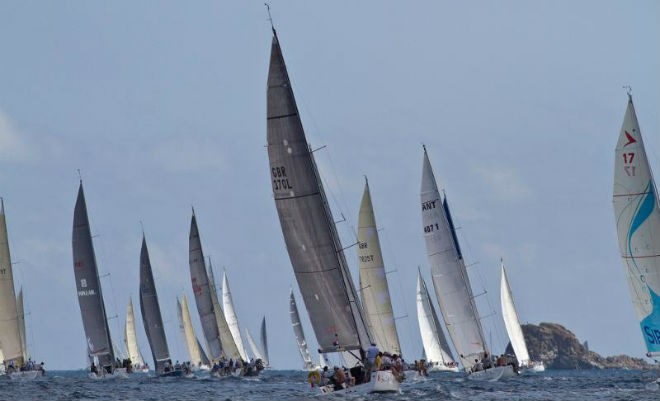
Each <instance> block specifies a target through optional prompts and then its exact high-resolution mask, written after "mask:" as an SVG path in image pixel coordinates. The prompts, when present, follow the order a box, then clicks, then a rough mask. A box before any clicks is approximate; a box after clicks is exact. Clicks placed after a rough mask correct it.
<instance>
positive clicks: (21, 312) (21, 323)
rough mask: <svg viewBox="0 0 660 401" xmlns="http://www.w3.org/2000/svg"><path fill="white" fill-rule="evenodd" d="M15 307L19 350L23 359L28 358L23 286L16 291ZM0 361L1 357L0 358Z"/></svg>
mask: <svg viewBox="0 0 660 401" xmlns="http://www.w3.org/2000/svg"><path fill="white" fill-rule="evenodd" d="M16 309H17V310H18V334H19V335H20V336H21V350H22V352H23V360H24V361H27V360H28V349H27V338H26V337H25V336H26V333H27V332H26V331H25V309H24V308H23V288H22V287H21V289H20V290H19V291H18V299H16ZM0 361H2V359H1V358H0Z"/></svg>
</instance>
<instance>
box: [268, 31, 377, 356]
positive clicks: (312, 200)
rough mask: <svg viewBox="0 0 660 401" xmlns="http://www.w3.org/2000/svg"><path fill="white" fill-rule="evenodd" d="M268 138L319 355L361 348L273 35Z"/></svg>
mask: <svg viewBox="0 0 660 401" xmlns="http://www.w3.org/2000/svg"><path fill="white" fill-rule="evenodd" d="M267 140H268V157H269V161H270V168H271V175H272V176H271V179H272V184H273V193H274V199H275V205H276V208H277V212H278V216H279V219H280V224H281V227H282V233H283V235H284V241H285V243H286V246H287V251H288V253H289V257H290V259H291V265H292V267H293V270H294V273H295V275H296V280H297V282H298V286H299V288H300V292H301V294H302V296H303V301H304V303H305V306H306V308H307V311H308V312H309V316H310V320H311V322H312V327H313V328H314V333H315V334H316V338H317V341H318V344H319V347H320V349H321V351H322V352H335V351H341V350H343V349H358V348H361V347H362V348H366V343H368V342H369V341H370V338H369V333H368V329H367V328H366V324H365V322H364V318H363V317H362V312H361V306H360V302H359V299H358V297H357V293H356V291H355V286H354V285H353V283H352V280H351V277H350V272H349V270H348V267H347V266H348V265H347V263H346V260H345V256H344V253H343V248H342V246H341V243H340V240H339V236H338V235H337V232H336V228H335V226H334V220H333V218H332V213H331V211H330V209H329V207H328V205H327V201H326V198H325V193H324V190H323V186H322V183H321V181H320V179H319V177H318V174H317V171H316V165H315V163H314V157H313V155H312V153H311V151H310V149H309V144H308V143H307V140H306V138H305V133H304V130H303V127H302V122H301V120H300V116H299V114H298V108H297V106H296V102H295V98H294V95H293V91H292V89H291V82H290V80H289V76H288V73H287V71H286V66H285V63H284V58H283V57H282V51H281V48H280V45H279V41H278V38H277V36H276V35H274V36H273V42H272V47H271V58H270V67H269V73H268V92H267ZM303 222H304V224H303Z"/></svg>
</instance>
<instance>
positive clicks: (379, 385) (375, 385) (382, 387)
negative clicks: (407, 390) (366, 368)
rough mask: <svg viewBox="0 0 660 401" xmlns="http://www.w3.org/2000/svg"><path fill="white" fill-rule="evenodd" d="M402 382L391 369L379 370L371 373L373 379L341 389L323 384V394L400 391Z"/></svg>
mask: <svg viewBox="0 0 660 401" xmlns="http://www.w3.org/2000/svg"><path fill="white" fill-rule="evenodd" d="M400 387H401V385H400V383H399V381H398V380H397V379H396V378H395V377H394V375H393V374H392V372H391V371H389V370H379V371H377V372H374V373H372V374H371V381H370V382H368V383H362V384H358V385H356V386H352V387H345V388H343V389H341V390H334V388H333V386H331V385H328V386H322V387H321V393H322V394H368V393H398V392H400V391H401V390H400Z"/></svg>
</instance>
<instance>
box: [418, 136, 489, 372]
mask: <svg viewBox="0 0 660 401" xmlns="http://www.w3.org/2000/svg"><path fill="white" fill-rule="evenodd" d="M421 209H422V221H423V229H424V238H425V240H426V251H427V254H428V259H429V264H430V266H431V275H432V278H433V287H434V288H435V293H436V296H437V298H438V302H439V304H440V311H441V312H442V317H443V319H444V321H445V326H446V327H447V331H448V332H449V337H450V338H451V340H452V343H453V344H454V348H455V349H456V352H457V353H458V354H459V357H460V359H461V363H462V364H463V366H464V367H465V369H466V370H468V371H469V370H470V369H471V368H472V366H473V365H474V364H475V359H476V360H479V361H481V359H482V358H483V357H484V355H485V354H486V353H488V349H487V347H486V341H485V338H484V333H483V329H482V327H481V321H480V319H479V312H478V311H477V306H476V304H475V301H474V296H473V295H472V287H471V286H470V279H469V277H468V274H467V269H466V268H465V262H464V260H463V255H462V254H461V249H460V246H459V244H458V239H457V237H456V231H455V228H454V224H453V222H452V219H451V214H450V212H449V206H448V204H447V199H446V197H445V199H442V197H441V196H440V192H439V191H438V186H437V183H436V181H435V176H434V175H433V169H432V168H431V163H430V162H429V159H428V155H427V153H426V148H424V164H423V172H422V187H421Z"/></svg>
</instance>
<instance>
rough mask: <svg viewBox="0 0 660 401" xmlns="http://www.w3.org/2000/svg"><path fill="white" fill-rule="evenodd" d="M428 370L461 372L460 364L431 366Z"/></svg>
mask: <svg viewBox="0 0 660 401" xmlns="http://www.w3.org/2000/svg"><path fill="white" fill-rule="evenodd" d="M426 370H427V371H429V372H455V373H458V372H460V369H459V368H458V366H445V365H442V364H437V365H433V366H429V367H428V368H427V369H426Z"/></svg>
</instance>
